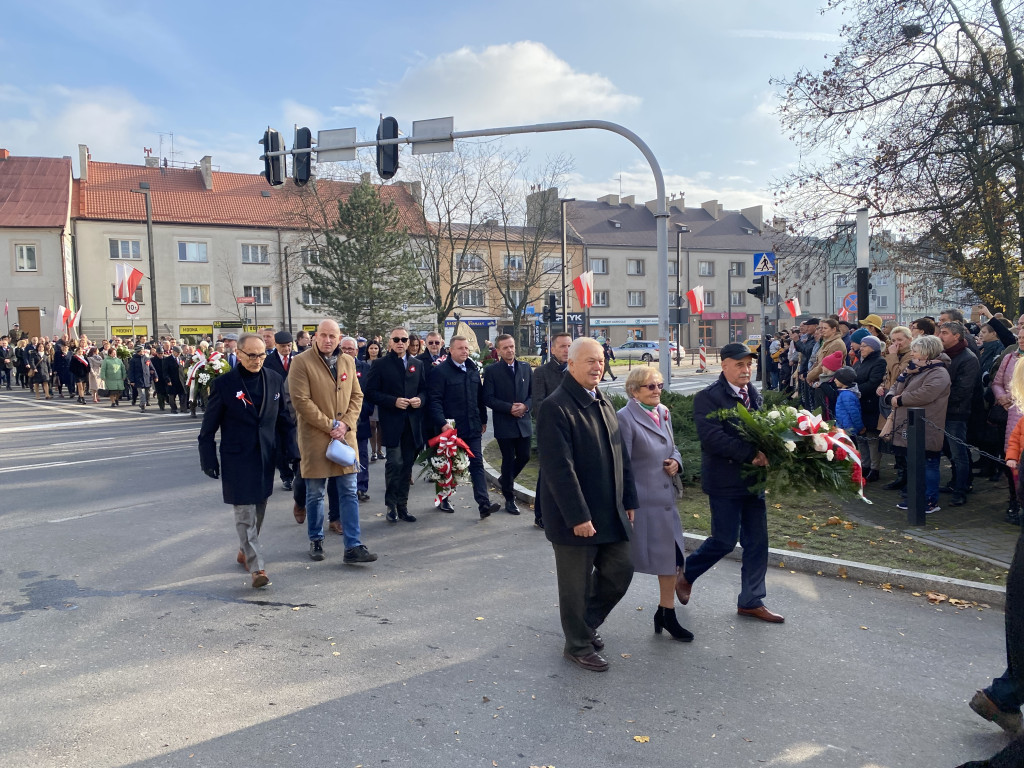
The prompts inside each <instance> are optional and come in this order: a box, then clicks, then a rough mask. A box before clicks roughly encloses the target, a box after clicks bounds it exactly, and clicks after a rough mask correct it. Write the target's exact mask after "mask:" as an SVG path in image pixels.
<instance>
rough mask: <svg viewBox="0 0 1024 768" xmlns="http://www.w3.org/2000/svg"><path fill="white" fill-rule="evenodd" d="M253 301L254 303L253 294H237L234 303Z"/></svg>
mask: <svg viewBox="0 0 1024 768" xmlns="http://www.w3.org/2000/svg"><path fill="white" fill-rule="evenodd" d="M255 303H256V297H255V296H238V297H237V298H236V299H235V304H255Z"/></svg>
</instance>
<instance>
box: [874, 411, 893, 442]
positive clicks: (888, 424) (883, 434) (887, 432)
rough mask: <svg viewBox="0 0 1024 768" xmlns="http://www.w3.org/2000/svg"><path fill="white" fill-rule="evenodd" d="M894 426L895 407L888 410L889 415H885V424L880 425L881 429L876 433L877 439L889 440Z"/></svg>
mask: <svg viewBox="0 0 1024 768" xmlns="http://www.w3.org/2000/svg"><path fill="white" fill-rule="evenodd" d="M895 427H896V409H895V408H893V409H892V410H891V411H889V415H888V416H886V417H885V424H883V425H882V429H881V430H880V431H879V433H878V439H879V440H890V439H892V431H893V429H894V428H895Z"/></svg>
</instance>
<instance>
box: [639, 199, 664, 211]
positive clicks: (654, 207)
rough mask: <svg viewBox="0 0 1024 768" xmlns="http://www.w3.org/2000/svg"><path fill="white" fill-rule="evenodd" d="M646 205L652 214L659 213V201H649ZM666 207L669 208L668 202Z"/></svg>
mask: <svg viewBox="0 0 1024 768" xmlns="http://www.w3.org/2000/svg"><path fill="white" fill-rule="evenodd" d="M644 205H645V206H646V207H647V210H649V211H650V212H651V213H657V212H658V201H657V200H648V201H647V202H646V203H644ZM665 207H666V208H667V207H668V200H666V201H665Z"/></svg>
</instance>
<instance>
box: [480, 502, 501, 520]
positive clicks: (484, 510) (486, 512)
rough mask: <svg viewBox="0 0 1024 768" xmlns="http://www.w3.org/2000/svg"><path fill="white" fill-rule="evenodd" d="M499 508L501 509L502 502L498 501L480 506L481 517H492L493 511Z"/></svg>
mask: <svg viewBox="0 0 1024 768" xmlns="http://www.w3.org/2000/svg"><path fill="white" fill-rule="evenodd" d="M499 509H501V504H499V503H498V502H496V501H494V502H491V503H490V504H487V505H485V506H482V507H480V519H481V520H483V519H484V518H485V517H490V515H491V513H492V512H497V511H498V510H499Z"/></svg>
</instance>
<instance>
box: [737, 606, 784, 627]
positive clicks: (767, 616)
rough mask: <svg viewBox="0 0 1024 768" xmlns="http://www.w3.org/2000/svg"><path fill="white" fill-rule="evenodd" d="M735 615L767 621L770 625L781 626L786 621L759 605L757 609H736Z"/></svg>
mask: <svg viewBox="0 0 1024 768" xmlns="http://www.w3.org/2000/svg"><path fill="white" fill-rule="evenodd" d="M736 613H738V614H739V615H740V616H750V617H751V618H753V619H760V620H761V621H767V622H769V623H770V624H781V623H782V622H784V621H785V620H786V619H785V618H783V617H782V616H779V614H777V613H772V612H771V611H769V610H768V609H767V608H765V607H764V606H763V605H759V606H757V608H737V609H736Z"/></svg>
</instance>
